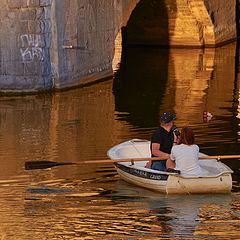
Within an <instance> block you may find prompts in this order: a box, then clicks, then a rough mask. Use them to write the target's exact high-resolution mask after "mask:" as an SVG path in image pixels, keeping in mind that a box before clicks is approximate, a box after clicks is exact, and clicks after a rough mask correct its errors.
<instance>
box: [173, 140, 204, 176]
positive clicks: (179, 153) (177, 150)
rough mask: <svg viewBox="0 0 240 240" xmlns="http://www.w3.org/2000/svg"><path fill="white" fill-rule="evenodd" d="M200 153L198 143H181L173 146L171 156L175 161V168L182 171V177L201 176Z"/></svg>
mask: <svg viewBox="0 0 240 240" xmlns="http://www.w3.org/2000/svg"><path fill="white" fill-rule="evenodd" d="M198 154H199V147H198V146H197V145H195V144H193V145H185V144H180V145H176V146H173V147H172V150H171V154H170V158H171V160H173V161H175V164H176V166H175V169H177V170H180V171H181V176H182V177H201V176H202V172H201V168H200V165H199V160H198Z"/></svg>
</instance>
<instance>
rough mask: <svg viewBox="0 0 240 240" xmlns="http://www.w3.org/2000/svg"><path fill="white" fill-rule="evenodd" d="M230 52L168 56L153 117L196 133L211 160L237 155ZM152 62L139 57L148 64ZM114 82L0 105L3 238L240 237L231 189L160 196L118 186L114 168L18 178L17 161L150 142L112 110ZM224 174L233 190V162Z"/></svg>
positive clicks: (62, 169)
mask: <svg viewBox="0 0 240 240" xmlns="http://www.w3.org/2000/svg"><path fill="white" fill-rule="evenodd" d="M235 48H236V46H235V44H234V43H233V44H230V45H227V46H224V47H221V48H217V49H204V50H202V49H184V50H183V49H170V52H169V56H168V63H167V65H168V78H167V82H166V85H164V86H165V89H164V95H163V98H159V99H161V102H159V103H157V104H158V105H157V106H158V111H159V112H158V113H156V114H159V115H160V114H161V113H162V112H163V111H174V112H175V113H176V115H177V119H176V124H177V126H179V127H183V126H184V125H189V126H191V127H193V128H194V130H195V132H196V135H197V141H198V143H199V144H201V148H202V149H205V150H206V149H209V148H212V149H215V150H216V153H219V152H220V151H223V150H224V153H225V151H229V152H230V151H231V154H237V153H238V151H239V150H238V149H239V148H236V149H235V148H232V144H233V143H235V142H237V140H238V137H237V136H236V135H237V134H236V135H235V132H234V131H235V130H236V129H237V132H238V131H239V127H238V125H239V122H236V123H235V122H234V121H233V122H232V116H233V117H234V119H235V116H234V115H233V112H234V111H235V110H234V108H233V105H234V104H235V103H234V96H233V95H234V93H235V92H238V91H239V86H238V85H239V82H238V79H237V78H236V73H235ZM156 52H157V53H159V52H161V51H158V50H156ZM155 57H156V56H155V55H153V56H150V57H149V56H146V61H150V60H149V59H152V58H153V59H155ZM160 57H161V56H160ZM156 59H159V56H157V57H156ZM151 65H152V64H148V67H149V66H150V67H151ZM146 67H147V66H146ZM161 67H162V66H161V65H158V63H155V64H154V68H156V69H157V70H159V68H160V70H161ZM154 68H153V69H147V70H146V72H150V71H154ZM156 69H155V70H156ZM143 70H144V69H143ZM154 76H155V75H154ZM159 79H160V80H161V77H159ZM159 79H156V81H158V80H159ZM113 81H114V80H112V79H111V80H109V81H106V82H102V83H98V84H95V85H92V86H88V87H84V88H81V89H75V90H71V91H66V92H60V93H54V94H43V95H38V96H26V97H6V98H1V101H0V109H1V111H0V133H1V135H0V143H1V144H0V213H1V219H0V237H1V238H0V239H3V240H5V239H7V240H9V239H10V240H11V239H18V240H19V239H24V240H28V239H31V240H32V239H40V238H41V239H71V240H72V239H169V238H170V239H212V238H220V237H221V238H222V239H226V238H227V239H231V238H232V239H234V238H237V237H239V238H240V232H239V216H240V210H239V209H240V208H239V199H240V196H239V190H238V189H237V188H236V189H237V190H236V192H235V193H232V194H229V195H197V196H194V195H193V196H192V195H190V196H188V195H187V196H185V195H184V196H183V195H180V196H166V195H161V194H159V193H158V194H157V193H153V192H149V191H147V190H145V189H140V188H137V187H135V186H132V185H129V184H126V183H123V182H122V181H119V176H118V175H117V173H116V171H115V169H114V168H113V166H112V164H104V165H100V164H95V165H81V166H80V165H79V166H77V165H76V166H75V165H72V166H59V167H55V168H52V169H44V170H34V171H25V170H24V162H25V161H32V160H53V161H59V162H67V161H71V162H80V161H83V160H96V159H105V158H106V152H107V150H108V149H109V148H110V147H111V146H113V145H115V144H118V143H119V142H121V141H122V140H123V139H124V140H125V139H132V138H138V137H139V138H140V137H142V136H143V135H144V136H146V138H149V137H150V136H151V133H152V130H153V128H155V127H156V126H152V125H151V126H147V127H146V126H144V129H143V128H141V126H140V125H134V123H133V122H131V121H130V120H129V119H128V121H127V120H126V119H125V118H124V116H125V115H131V114H132V113H131V112H128V111H126V112H119V111H116V99H115V96H114V94H113ZM146 84H148V83H147V81H146ZM132 94H133V97H134V96H135V95H134V94H135V93H134V92H133V93H132ZM121 97H122V99H123V98H124V97H125V96H120V100H121ZM237 98H238V97H237ZM137 103H138V101H137ZM129 104H130V103H129ZM139 104H140V110H143V109H142V108H143V107H141V106H145V105H141V103H139ZM237 104H238V103H237ZM237 106H238V105H237ZM147 107H148V106H147ZM205 109H208V110H209V111H211V112H213V114H214V115H216V119H215V120H214V121H212V122H209V123H203V119H202V112H203V110H205ZM236 112H237V109H236ZM119 114H122V115H121V120H120V119H119ZM145 117H146V118H147V117H148V118H151V116H145ZM143 120H144V119H143ZM234 124H236V125H237V127H236V128H231V127H232V125H234ZM237 132H236V133H237ZM209 135H210V136H211V137H209ZM235 146H236V145H235ZM229 163H230V162H229ZM231 167H232V168H233V170H234V171H235V174H236V175H235V178H236V179H234V184H235V185H236V186H238V185H239V179H238V178H237V175H238V173H239V170H238V169H239V166H238V162H237V161H235V162H233V163H232V166H231Z"/></svg>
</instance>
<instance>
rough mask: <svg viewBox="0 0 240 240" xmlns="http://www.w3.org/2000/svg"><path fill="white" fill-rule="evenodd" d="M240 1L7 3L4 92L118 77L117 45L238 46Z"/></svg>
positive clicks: (1, 65) (1, 61) (0, 15)
mask: <svg viewBox="0 0 240 240" xmlns="http://www.w3.org/2000/svg"><path fill="white" fill-rule="evenodd" d="M237 2H238V1H237V0H101V1H99V0H60V1H59V0H2V1H1V7H0V91H4V92H9V91H12V92H30V91H41V90H48V89H52V88H58V89H61V88H66V87H72V86H77V85H82V84H86V83H91V82H94V81H98V80H100V79H102V78H105V77H109V76H111V75H112V72H113V70H112V62H113V58H114V48H115V39H116V38H117V36H119V34H120V33H121V32H122V34H123V43H124V44H127V45H140V46H164V47H169V46H170V47H217V46H219V45H222V44H226V43H228V42H230V41H233V40H236V38H237V28H236V15H237V14H236V13H237V11H236V9H237V8H236V4H237Z"/></svg>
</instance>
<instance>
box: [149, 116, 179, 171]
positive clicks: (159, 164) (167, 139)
mask: <svg viewBox="0 0 240 240" xmlns="http://www.w3.org/2000/svg"><path fill="white" fill-rule="evenodd" d="M175 118H176V116H175V115H173V114H171V113H169V112H165V113H163V114H162V116H161V118H160V127H159V128H158V129H157V130H156V131H155V132H154V133H153V135H152V139H151V153H152V157H165V158H166V159H167V158H169V157H170V153H171V149H172V146H173V145H176V144H177V136H176V134H175V133H174V131H173V130H172V128H173V120H174V119H175ZM151 168H152V169H155V170H159V171H165V170H166V160H156V161H152V164H151Z"/></svg>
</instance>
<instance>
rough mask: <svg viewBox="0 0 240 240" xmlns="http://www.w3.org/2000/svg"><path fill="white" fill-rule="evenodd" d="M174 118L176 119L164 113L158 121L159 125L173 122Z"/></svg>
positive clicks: (172, 115)
mask: <svg viewBox="0 0 240 240" xmlns="http://www.w3.org/2000/svg"><path fill="white" fill-rule="evenodd" d="M175 118H176V116H175V115H174V114H171V113H169V112H165V113H163V114H162V116H161V118H160V121H161V123H169V122H171V121H173V120H174V119H175Z"/></svg>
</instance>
